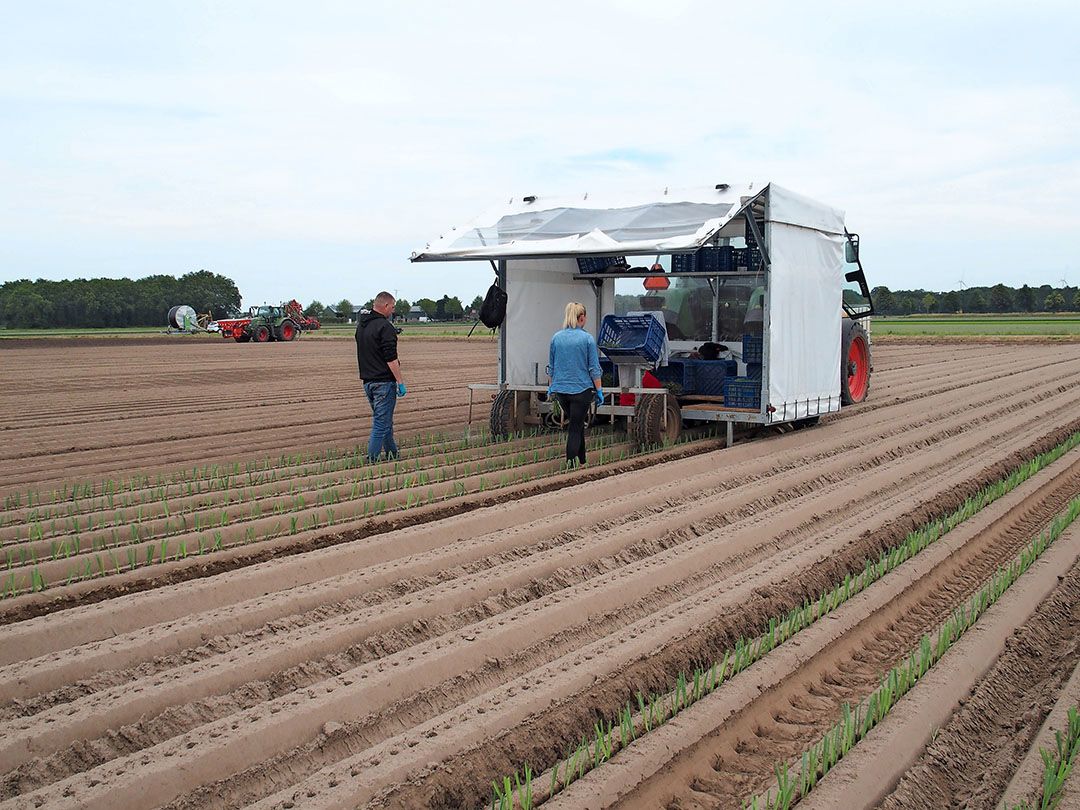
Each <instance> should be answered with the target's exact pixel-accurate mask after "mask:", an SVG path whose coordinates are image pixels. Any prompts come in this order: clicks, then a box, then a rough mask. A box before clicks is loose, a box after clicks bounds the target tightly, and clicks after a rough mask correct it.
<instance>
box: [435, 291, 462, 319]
mask: <svg viewBox="0 0 1080 810" xmlns="http://www.w3.org/2000/svg"><path fill="white" fill-rule="evenodd" d="M463 312H464V310H463V309H462V306H461V301H460V300H459V299H458V297H457V296H454V297H453V298H451V297H450V296H449V295H444V296H443V297H442V298H440V299H439V300H438V301H436V302H435V317H436V318H437V319H438V320H440V321H449V320H455V319H457V318H460V317H461V316H462V314H463Z"/></svg>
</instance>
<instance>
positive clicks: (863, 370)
mask: <svg viewBox="0 0 1080 810" xmlns="http://www.w3.org/2000/svg"><path fill="white" fill-rule="evenodd" d="M842 324H843V326H842V328H841V331H840V404H841V405H855V404H857V403H859V402H862V401H863V400H865V399H866V395H867V394H869V393H870V372H872V371H873V370H874V366H873V362H872V361H871V359H870V338H869V337H868V336H867V334H866V330H865V329H863V326H862V324H861V323H859V322H858V321H853V320H851V319H850V318H844V319H843V321H842Z"/></svg>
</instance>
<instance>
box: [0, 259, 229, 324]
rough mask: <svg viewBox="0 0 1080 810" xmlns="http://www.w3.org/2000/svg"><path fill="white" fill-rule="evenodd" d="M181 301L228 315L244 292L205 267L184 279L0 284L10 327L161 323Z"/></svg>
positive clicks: (1, 307) (2, 320)
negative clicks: (241, 292)
mask: <svg viewBox="0 0 1080 810" xmlns="http://www.w3.org/2000/svg"><path fill="white" fill-rule="evenodd" d="M178 304H187V305H189V306H191V307H193V308H194V309H195V310H196V311H197V312H200V313H203V312H211V313H212V314H213V315H214V316H215V317H218V318H221V317H226V316H228V315H231V314H233V313H234V312H236V311H237V310H238V309H239V306H240V291H239V290H238V289H237V287H236V284H235V283H234V282H233V281H232V279H230V278H226V277H225V276H221V275H218V274H217V273H211V272H209V271H207V270H199V271H196V272H193V273H187V274H185V275H183V276H181V277H180V278H174V277H173V276H165V275H154V276H147V277H146V278H142V279H138V280H135V281H133V280H132V279H129V278H119V279H112V278H93V279H73V280H69V281H46V280H44V279H38V280H37V281H30V280H28V279H22V280H19V281H9V282H6V283H4V284H0V324H3V325H5V326H8V327H38V326H56V327H74V328H79V327H124V326H159V325H164V323H165V318H166V316H167V315H168V312H169V309H170V308H171V307H174V306H176V305H178Z"/></svg>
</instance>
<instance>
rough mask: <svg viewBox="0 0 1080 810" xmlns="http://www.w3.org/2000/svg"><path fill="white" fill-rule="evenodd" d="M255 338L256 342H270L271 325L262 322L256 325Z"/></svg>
mask: <svg viewBox="0 0 1080 810" xmlns="http://www.w3.org/2000/svg"><path fill="white" fill-rule="evenodd" d="M254 338H255V342H256V343H269V342H270V327H269V326H266V325H265V324H260V325H259V326H256V327H255V333H254Z"/></svg>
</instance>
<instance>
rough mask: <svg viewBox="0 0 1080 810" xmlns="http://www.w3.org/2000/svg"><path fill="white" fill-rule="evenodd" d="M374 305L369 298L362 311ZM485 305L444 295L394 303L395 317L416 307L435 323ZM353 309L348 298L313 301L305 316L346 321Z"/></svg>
mask: <svg viewBox="0 0 1080 810" xmlns="http://www.w3.org/2000/svg"><path fill="white" fill-rule="evenodd" d="M374 303H375V300H374V299H373V298H369V299H368V300H367V301H365V302H364V303H363V304H361V305H360V306H361V308H362V309H367V310H370V309H371V307H372V305H374ZM483 303H484V299H483V297H481V296H479V295H478V296H476V298H474V299H473V301H472V303H471V304H469V306H468V307H466V306H465V305H464V304H462V303H461V299H460V298H458V297H457V296H456V295H453V296H451V295H444V296H443V297H442V298H440V299H438V300H435V299H432V298H419V299H417V300H416V301H409V300H408V299H406V298H398V299H397V300H396V301H395V302H394V317H395V318H405V317H406V316H407V315H408V314H409V311H410V310H411V309H412V308H413V307H414V306H415V307H420V310H421V311H422V312H423V313H424V315H425V316H426V317H427V318H429V319H431V320H433V321H457V320H461V319H462V318H466V317H469V315H470V313H472V312H477V311H478V310H479V309H480V305H481V304H483ZM353 309H355V306H354V304H353V303H352V301H350V300H349V299H348V298H343V299H341V300H340V301H338V303H336V304H331V305H324V304H323V303H322V302H321V301H312V302H311V303H310V304H308V305H307V307H306V308H305V309H304V314H305V315H307V316H308V317H314V318H318V319H319V320H321V321H330V320H335V319H336V320H339V321H344V320H347V319H348V318H349V317H351V315H352V312H353Z"/></svg>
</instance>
